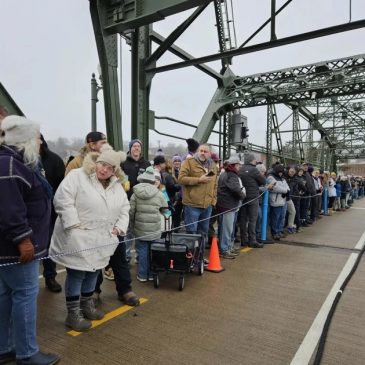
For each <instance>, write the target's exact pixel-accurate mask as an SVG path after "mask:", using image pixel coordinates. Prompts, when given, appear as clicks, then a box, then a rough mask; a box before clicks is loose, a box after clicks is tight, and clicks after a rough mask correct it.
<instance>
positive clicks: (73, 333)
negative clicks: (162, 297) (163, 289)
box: [67, 298, 148, 337]
mask: <svg viewBox="0 0 365 365" xmlns="http://www.w3.org/2000/svg"><path fill="white" fill-rule="evenodd" d="M147 300H148V299H146V298H139V303H140V304H143V303H145V302H147ZM134 308H135V307H131V306H129V305H123V306H122V307H119V308H117V309H114V310H113V311H111V312H109V313H106V314H105V316H104V318H103V319H101V320H100V321H91V323H92V326H91V328H95V327H98V326H100V325H101V324H103V323H104V322H107V321H110V320H111V319H113V318H115V317H117V316H119V315H121V314H123V313H126V312H128V311H130V310H131V309H134ZM82 333H84V332H78V331H73V330H72V331H68V332H67V334H69V335H70V336H74V337H75V336H78V335H81V334H82Z"/></svg>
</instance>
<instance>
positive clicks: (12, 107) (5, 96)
mask: <svg viewBox="0 0 365 365" xmlns="http://www.w3.org/2000/svg"><path fill="white" fill-rule="evenodd" d="M0 105H2V106H5V107H6V109H8V111H9V115H21V116H24V113H23V112H22V111H21V109H20V108H19V107H18V105H17V103H16V102H15V101H14V99H13V98H12V97H11V96H10V94H9V93H8V92H7V90H6V89H5V87H4V85H3V84H2V83H1V82H0Z"/></svg>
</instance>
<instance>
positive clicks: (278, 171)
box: [267, 165, 290, 241]
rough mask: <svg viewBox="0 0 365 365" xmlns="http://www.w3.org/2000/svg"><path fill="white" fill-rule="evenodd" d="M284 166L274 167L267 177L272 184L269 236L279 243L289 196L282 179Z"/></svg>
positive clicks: (287, 187) (286, 184) (287, 188)
mask: <svg viewBox="0 0 365 365" xmlns="http://www.w3.org/2000/svg"><path fill="white" fill-rule="evenodd" d="M283 174H284V166H283V165H275V166H274V167H273V172H272V173H271V174H270V175H269V176H268V177H267V182H268V183H269V184H274V187H273V189H272V190H271V191H270V195H269V205H270V226H271V234H272V236H273V239H274V240H275V241H280V237H281V234H282V233H283V230H284V224H283V222H284V219H283V216H284V215H285V205H286V197H287V196H288V195H289V191H290V188H289V186H288V183H287V182H286V180H285V179H284V177H283Z"/></svg>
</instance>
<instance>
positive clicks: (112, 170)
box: [98, 161, 114, 172]
mask: <svg viewBox="0 0 365 365" xmlns="http://www.w3.org/2000/svg"><path fill="white" fill-rule="evenodd" d="M98 164H100V165H101V166H102V167H103V169H104V170H106V171H108V172H114V167H113V166H112V165H109V164H108V163H106V162H102V161H100V162H98Z"/></svg>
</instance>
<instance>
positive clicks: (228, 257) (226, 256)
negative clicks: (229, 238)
mask: <svg viewBox="0 0 365 365" xmlns="http://www.w3.org/2000/svg"><path fill="white" fill-rule="evenodd" d="M220 256H221V257H222V258H223V259H229V260H234V259H235V258H236V256H234V255H232V254H231V253H230V252H229V251H227V252H223V253H222V254H221V255H220Z"/></svg>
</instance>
